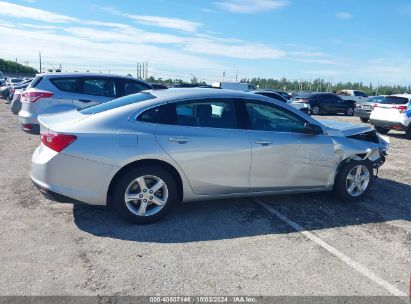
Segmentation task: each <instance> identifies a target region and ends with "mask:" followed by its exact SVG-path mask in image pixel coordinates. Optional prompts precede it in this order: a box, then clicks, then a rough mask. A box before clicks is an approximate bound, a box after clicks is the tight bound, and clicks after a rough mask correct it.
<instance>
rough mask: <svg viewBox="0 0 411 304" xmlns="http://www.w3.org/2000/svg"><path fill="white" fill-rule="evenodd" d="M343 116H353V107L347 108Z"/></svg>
mask: <svg viewBox="0 0 411 304" xmlns="http://www.w3.org/2000/svg"><path fill="white" fill-rule="evenodd" d="M345 115H347V116H353V115H354V108H353V107H348V108H347V110H345Z"/></svg>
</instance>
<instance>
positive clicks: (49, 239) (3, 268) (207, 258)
mask: <svg viewBox="0 0 411 304" xmlns="http://www.w3.org/2000/svg"><path fill="white" fill-rule="evenodd" d="M324 118H325V119H338V120H344V121H353V122H359V119H358V118H354V117H340V116H335V117H324ZM0 133H1V134H2V135H1V137H0V154H1V157H2V161H1V164H0V166H1V167H0V180H1V184H0V202H1V206H2V208H1V209H0V244H1V250H0V261H1V264H0V295H238V294H241V295H348V296H350V295H365V296H372V295H392V294H393V293H394V294H395V293H397V294H399V293H400V294H403V295H406V294H408V292H409V280H410V270H411V267H410V266H411V262H410V256H411V253H410V248H411V174H410V168H409V166H407V164H410V163H411V153H410V151H411V141H410V140H406V139H405V137H404V135H402V134H401V133H395V132H393V134H389V137H390V140H391V149H390V151H389V152H390V155H389V157H388V159H387V162H386V164H385V165H384V166H383V167H382V169H381V170H380V178H379V179H378V180H377V181H376V184H375V187H374V188H373V190H372V192H371V193H370V196H369V197H368V198H367V199H366V200H364V201H362V202H360V203H353V204H344V203H341V202H339V201H338V200H336V199H335V198H334V197H333V196H332V195H331V194H329V193H321V194H303V195H287V196H269V197H263V198H259V201H260V202H261V203H263V204H265V205H264V206H266V207H263V206H262V205H261V204H259V203H257V202H256V200H255V199H253V198H247V199H230V200H220V201H211V202H200V203H190V204H183V205H181V206H179V207H178V208H176V209H175V210H174V211H173V212H172V214H171V215H170V216H168V217H167V218H165V219H164V220H162V221H160V222H158V223H155V224H152V225H148V226H134V225H132V224H129V223H127V222H125V221H123V220H122V219H121V218H119V217H118V216H117V215H116V214H115V213H114V212H112V211H111V210H110V209H108V208H105V207H92V206H84V205H74V206H73V205H70V204H59V203H56V202H52V201H49V200H47V199H45V198H43V197H42V195H41V194H40V193H39V192H38V190H37V189H36V188H35V187H34V186H33V185H32V184H31V181H30V179H29V170H30V158H31V155H32V153H33V150H34V149H35V147H36V146H37V145H38V144H39V137H38V136H30V135H27V134H25V133H23V132H22V131H20V130H19V129H18V126H17V119H16V116H13V115H12V113H11V112H10V111H9V109H8V107H7V106H6V105H5V104H3V102H0ZM267 206H268V208H275V210H276V212H278V213H279V214H280V215H282V216H285V217H287V218H288V219H289V220H291V221H292V222H293V223H295V224H298V225H299V226H301V227H303V229H304V232H303V233H301V232H298V231H296V230H295V229H294V228H295V227H294V228H293V227H292V225H291V226H290V224H289V223H287V222H285V221H284V218H283V219H281V216H280V217H279V216H278V214H277V215H276V214H273V213H272V212H270V211H269V210H268V209H267ZM307 233H308V236H307ZM310 236H311V237H310ZM313 239H315V240H317V241H313ZM318 240H321V241H323V242H326V243H327V244H328V245H330V246H332V248H333V249H335V250H336V251H338V252H339V253H341V254H342V255H343V256H344V257H347V258H348V261H347V259H345V258H342V256H341V255H339V254H335V253H334V254H333V253H332V252H330V250H329V249H327V248H328V247H326V246H325V247H324V246H322V245H321V244H322V243H321V242H319V241H318ZM350 261H351V262H350ZM352 262H353V263H354V266H353V263H352ZM356 265H357V266H356ZM358 265H359V266H358ZM364 269H365V270H364ZM364 273H365V274H364ZM370 273H371V274H372V275H366V274H370ZM376 277H377V279H376ZM381 282H382V283H381ZM384 284H385V285H384ZM386 284H388V285H389V286H391V287H392V288H391V291H390V288H389V287H387V285H386ZM384 286H385V287H384ZM392 290H394V291H392Z"/></svg>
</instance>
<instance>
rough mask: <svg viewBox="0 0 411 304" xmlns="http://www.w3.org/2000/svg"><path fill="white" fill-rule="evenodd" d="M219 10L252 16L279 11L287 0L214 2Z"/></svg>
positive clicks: (225, 0) (227, 0) (224, 0)
mask: <svg viewBox="0 0 411 304" xmlns="http://www.w3.org/2000/svg"><path fill="white" fill-rule="evenodd" d="M214 4H215V6H216V7H218V8H219V9H221V10H224V11H228V12H231V13H241V14H253V13H259V12H264V11H270V10H275V9H280V8H283V7H285V6H287V5H288V4H289V1H288V0H223V1H219V2H214Z"/></svg>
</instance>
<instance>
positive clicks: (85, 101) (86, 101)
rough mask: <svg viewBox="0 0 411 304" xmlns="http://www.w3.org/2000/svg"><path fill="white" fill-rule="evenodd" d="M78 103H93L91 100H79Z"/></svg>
mask: <svg viewBox="0 0 411 304" xmlns="http://www.w3.org/2000/svg"><path fill="white" fill-rule="evenodd" d="M78 101H80V102H84V103H88V102H91V100H89V99H79V100H78Z"/></svg>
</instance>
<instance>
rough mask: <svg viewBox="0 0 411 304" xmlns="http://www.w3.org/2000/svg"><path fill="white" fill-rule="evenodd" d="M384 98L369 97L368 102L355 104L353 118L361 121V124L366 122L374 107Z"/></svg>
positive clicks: (382, 96)
mask: <svg viewBox="0 0 411 304" xmlns="http://www.w3.org/2000/svg"><path fill="white" fill-rule="evenodd" d="M384 98H385V96H384V95H381V96H373V97H369V99H368V101H365V102H357V103H356V106H355V111H354V116H357V117H359V118H360V119H361V121H362V122H368V121H369V120H370V115H371V112H372V110H373V109H374V108H375V106H376V105H377V104H379V103H381V102H382V101H383V100H384Z"/></svg>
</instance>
